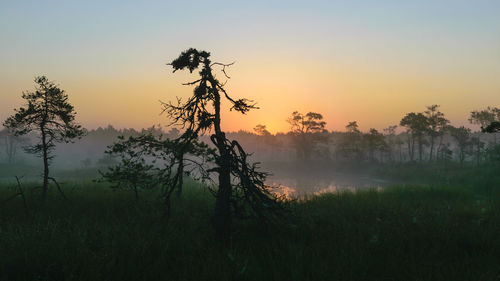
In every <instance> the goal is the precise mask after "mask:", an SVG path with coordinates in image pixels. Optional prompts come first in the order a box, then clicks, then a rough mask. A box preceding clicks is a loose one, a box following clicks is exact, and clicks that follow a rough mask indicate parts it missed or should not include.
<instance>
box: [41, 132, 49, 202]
mask: <svg viewBox="0 0 500 281" xmlns="http://www.w3.org/2000/svg"><path fill="white" fill-rule="evenodd" d="M42 146H43V147H42V151H43V155H42V156H43V185H42V202H45V199H46V198H47V190H48V187H49V158H48V151H47V140H46V136H45V130H44V129H43V128H42Z"/></svg>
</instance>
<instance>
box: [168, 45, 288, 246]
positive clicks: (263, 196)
mask: <svg viewBox="0 0 500 281" xmlns="http://www.w3.org/2000/svg"><path fill="white" fill-rule="evenodd" d="M170 65H171V66H172V68H173V71H174V72H175V71H177V70H184V69H188V70H189V72H191V73H192V72H193V71H194V70H196V69H200V71H199V76H200V77H199V79H197V80H195V81H193V82H190V83H187V84H186V85H196V86H195V89H194V92H193V95H192V96H191V97H189V98H188V99H187V100H186V101H185V102H183V101H182V100H181V99H178V100H177V103H176V104H172V103H168V104H165V112H166V113H167V114H168V116H169V117H170V119H171V120H173V124H177V125H180V126H182V127H183V128H184V130H185V131H184V133H183V134H182V135H181V136H180V137H179V138H178V139H177V140H176V141H178V143H179V145H180V146H181V149H183V148H182V146H183V145H189V144H190V143H192V141H193V140H195V139H198V137H199V135H200V134H203V133H206V132H208V131H211V130H213V132H214V133H213V134H212V135H211V136H210V140H211V141H212V143H213V144H214V145H215V147H216V152H214V155H213V157H214V159H215V167H213V168H211V169H209V170H208V172H215V173H217V174H218V189H217V191H216V194H215V198H216V202H215V217H214V224H215V230H216V235H217V237H218V238H219V239H220V240H223V241H227V240H228V238H229V237H230V233H231V217H232V214H233V213H234V214H237V215H238V214H239V215H243V214H244V213H245V210H247V211H252V213H254V214H256V215H257V216H259V217H260V218H270V215H271V214H273V213H275V212H273V211H278V210H281V204H280V203H279V201H278V199H277V198H276V197H275V196H273V195H272V194H271V193H270V192H269V186H267V185H266V184H265V183H264V181H265V178H266V175H267V174H266V173H263V172H259V171H257V165H256V164H253V165H250V164H248V162H247V157H248V154H247V153H246V152H245V151H244V150H243V148H242V147H241V145H240V144H239V143H238V142H237V141H234V140H233V141H230V140H228V139H227V137H226V134H225V133H224V131H223V130H222V128H221V118H222V113H221V101H222V99H224V98H225V100H227V101H228V102H229V104H230V106H231V107H230V109H231V110H235V111H238V112H240V113H243V114H245V113H246V112H248V111H249V110H251V109H254V108H257V107H256V106H255V104H254V103H253V102H252V101H250V100H247V99H233V98H232V97H231V96H230V95H229V94H228V93H227V92H226V90H225V89H224V84H223V83H221V82H220V81H219V80H218V79H217V78H216V76H215V75H214V73H213V68H214V67H217V66H219V67H221V68H222V73H223V74H224V76H225V77H226V78H229V77H228V76H227V75H226V71H225V70H226V67H228V66H229V65H230V64H222V63H217V62H212V61H211V60H210V53H208V52H205V51H198V50H196V49H189V50H187V51H184V52H182V53H181V55H180V56H179V57H178V58H177V59H175V60H173V61H172V62H171V63H170ZM246 206H248V207H249V209H247V208H246Z"/></svg>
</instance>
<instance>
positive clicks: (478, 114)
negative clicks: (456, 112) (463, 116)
mask: <svg viewBox="0 0 500 281" xmlns="http://www.w3.org/2000/svg"><path fill="white" fill-rule="evenodd" d="M496 118H500V109H498V108H496V107H495V108H491V107H489V106H488V107H487V108H486V109H483V110H474V111H471V113H470V118H469V122H470V123H471V124H475V125H479V126H480V127H481V131H484V130H486V129H487V128H488V126H490V125H491V124H492V123H493V122H495V121H500V119H499V120H495V119H496ZM492 129H493V127H490V130H492ZM474 140H475V142H474V144H475V146H476V164H477V165H479V163H480V161H481V153H482V149H483V148H484V143H483V142H482V141H481V136H480V134H477V136H475V137H474Z"/></svg>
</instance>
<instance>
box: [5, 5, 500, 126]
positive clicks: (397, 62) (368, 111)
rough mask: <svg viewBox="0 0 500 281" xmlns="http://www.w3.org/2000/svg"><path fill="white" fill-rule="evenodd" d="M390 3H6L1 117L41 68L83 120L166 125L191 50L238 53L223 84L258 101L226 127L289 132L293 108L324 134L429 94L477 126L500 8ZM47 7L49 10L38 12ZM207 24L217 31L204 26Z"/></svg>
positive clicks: (228, 118)
mask: <svg viewBox="0 0 500 281" xmlns="http://www.w3.org/2000/svg"><path fill="white" fill-rule="evenodd" d="M386 2H387V3H385V5H383V6H384V7H385V8H382V5H376V4H373V3H368V2H366V3H365V5H354V4H347V3H341V2H335V1H334V2H321V1H317V2H314V1H313V2H312V3H310V4H308V5H305V4H303V3H299V2H294V1H289V2H286V3H287V5H277V4H276V3H274V4H273V3H268V2H260V1H257V2H255V3H253V4H252V5H250V4H248V3H247V4H242V3H241V4H237V3H231V4H227V5H225V6H224V7H225V8H224V10H218V9H214V8H210V7H207V9H208V10H206V11H205V13H200V12H197V11H196V10H193V11H191V12H189V13H187V14H183V15H182V16H181V15H179V13H178V11H179V10H183V11H186V9H184V8H185V6H184V5H180V4H177V3H170V4H166V3H162V4H160V3H150V5H137V4H133V3H124V4H123V5H121V6H120V7H114V6H112V5H109V4H102V5H100V7H101V9H99V10H96V9H92V8H91V7H92V6H93V5H92V3H85V4H83V3H65V4H61V5H56V4H55V2H54V3H52V2H50V1H49V2H48V3H47V4H46V5H41V4H33V3H30V4H28V3H27V2H24V1H19V2H17V1H16V3H10V4H8V5H7V4H2V5H3V6H5V7H3V8H5V9H1V10H0V15H1V17H0V23H1V24H2V29H0V36H2V38H4V39H5V40H4V41H3V42H4V44H2V45H0V62H1V63H2V67H1V68H0V85H2V88H1V92H0V95H1V98H2V102H1V103H0V119H2V120H3V119H5V118H6V117H7V116H9V115H10V114H11V113H12V112H13V109H14V108H18V107H19V106H20V103H21V102H22V100H21V98H20V96H21V92H22V91H24V90H32V89H33V81H32V80H33V77H34V76H36V75H46V76H47V77H48V78H49V79H50V80H54V81H56V82H57V83H59V84H60V86H61V88H62V89H64V90H66V91H67V93H68V94H69V98H70V102H71V103H72V104H73V105H74V106H75V108H76V110H77V112H78V114H77V120H78V121H79V122H80V123H82V124H83V125H84V126H86V127H89V128H96V127H99V126H101V127H102V126H107V125H108V124H112V125H113V126H115V127H118V128H124V127H125V128H128V127H132V128H143V127H149V126H151V125H153V124H159V123H160V124H164V125H165V124H168V121H167V120H166V117H165V116H164V115H160V112H161V104H160V102H159V101H160V100H161V101H165V102H167V101H174V100H175V99H176V97H181V98H184V99H185V98H187V97H188V96H189V95H190V94H192V88H191V87H187V86H183V85H182V83H183V82H188V81H192V80H193V79H196V73H193V74H191V75H190V74H189V73H182V72H176V73H172V71H171V68H170V67H169V66H168V65H166V63H168V62H169V61H171V60H172V59H174V58H176V57H177V56H178V55H179V53H180V52H181V51H183V50H185V49H187V48H189V47H195V48H199V49H204V50H207V51H210V52H211V53H212V58H213V60H214V61H220V62H225V63H228V62H232V61H236V63H235V64H234V65H233V66H232V67H230V68H229V69H228V74H229V75H230V76H231V79H230V80H229V81H228V83H227V86H226V87H227V90H228V92H229V93H230V94H231V95H232V96H233V97H235V98H248V99H250V100H254V101H255V102H256V103H257V105H258V106H259V108H260V109H258V110H252V111H250V112H248V113H247V114H246V115H241V114H239V113H236V112H230V111H228V110H225V111H224V116H223V126H224V128H225V130H229V131H237V130H240V129H241V130H246V131H252V129H253V128H254V127H255V125H257V124H263V125H266V126H267V128H268V130H269V131H271V132H273V133H276V132H286V131H288V124H287V122H286V120H287V118H288V117H289V116H290V115H291V113H292V112H293V111H296V110H297V111H300V112H303V113H307V112H309V111H313V112H318V113H321V114H322V115H323V116H324V118H325V121H326V122H327V129H329V130H335V131H343V130H344V126H345V125H346V124H347V123H348V122H349V121H353V120H356V121H358V124H359V125H360V128H361V129H362V130H368V129H369V128H372V127H373V128H376V129H379V130H381V129H382V128H385V127H387V126H389V125H393V124H398V123H399V120H401V118H402V117H403V116H404V114H406V113H407V112H420V111H423V110H425V106H427V105H431V104H439V105H441V111H442V112H444V113H445V114H446V116H447V117H448V118H449V119H450V120H451V122H452V124H454V125H468V126H469V124H468V122H467V118H468V117H469V114H470V111H472V110H477V109H483V108H486V107H487V106H499V105H500V82H498V77H500V63H499V61H500V53H499V52H498V50H499V48H500V37H498V33H497V31H498V30H499V28H500V19H499V18H498V17H497V13H495V12H494V11H495V10H496V11H499V10H500V4H497V3H492V2H491V1H477V2H475V3H474V4H466V3H456V2H455V1H443V3H435V2H433V1H423V2H422V3H419V4H416V3H413V2H411V3H410V2H408V3H404V2H402V1H386ZM94 4H96V3H94ZM192 5H196V3H192ZM40 12H44V13H45V14H47V16H48V18H49V20H46V21H43V22H40V21H37V20H36V17H30V15H33V16H34V15H37V14H39V13H40ZM21 14H23V15H25V17H22V20H21V18H20V17H19V16H18V15H21ZM223 15H224V16H227V17H226V20H225V21H222V20H212V21H210V22H211V23H212V25H210V26H207V25H206V22H207V20H211V19H214V18H215V19H217V18H218V16H223ZM346 15H351V16H346ZM353 15H357V16H353ZM91 18H96V19H97V20H98V23H99V24H97V23H96V22H93V21H90V20H89V19H91ZM130 18H132V19H134V21H131V20H130ZM227 21H229V22H232V23H233V24H230V25H228V24H227ZM61 22H64V23H65V25H61ZM174 27H175V28H174ZM206 28H210V29H213V30H216V31H218V32H217V33H215V35H213V36H208V35H207V32H206ZM219 77H220V78H221V80H223V78H222V77H223V75H222V74H221V73H220V74H219Z"/></svg>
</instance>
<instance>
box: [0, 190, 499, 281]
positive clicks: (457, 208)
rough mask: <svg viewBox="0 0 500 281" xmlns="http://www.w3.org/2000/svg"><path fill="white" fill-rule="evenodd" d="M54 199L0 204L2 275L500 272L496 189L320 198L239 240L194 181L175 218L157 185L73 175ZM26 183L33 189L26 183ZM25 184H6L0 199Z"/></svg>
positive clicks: (414, 276)
mask: <svg viewBox="0 0 500 281" xmlns="http://www.w3.org/2000/svg"><path fill="white" fill-rule="evenodd" d="M63 187H64V189H65V190H66V193H67V196H68V197H69V200H68V201H64V200H63V199H62V198H61V197H60V196H59V195H58V194H57V192H56V190H53V191H52V193H51V194H50V197H49V200H48V201H47V204H46V205H45V206H44V207H42V206H40V205H39V204H38V199H39V198H38V195H37V194H36V191H35V192H33V193H31V192H26V193H27V201H28V206H29V210H28V211H29V213H26V212H25V211H24V207H23V203H22V201H21V200H20V199H19V198H17V199H13V200H10V201H8V202H4V201H2V203H1V205H0V280H13V281H14V280H498V278H499V277H500V266H499V265H500V235H499V234H500V192H499V189H496V188H489V189H486V188H478V189H473V188H460V187H432V186H429V187H393V188H388V189H385V190H383V191H375V190H368V191H359V192H356V193H351V192H341V193H337V194H323V195H319V196H311V197H309V198H307V200H300V201H297V202H295V203H293V204H292V205H291V213H290V218H289V219H287V220H286V221H284V222H282V223H279V224H275V225H264V224H262V223H260V222H258V221H253V220H246V221H237V222H235V225H234V226H235V227H234V228H235V232H234V235H233V238H232V241H231V243H230V246H229V247H228V248H227V247H224V246H222V245H219V244H218V243H217V241H216V239H215V236H214V231H213V229H212V226H211V216H212V209H213V204H214V200H213V198H212V196H211V195H210V193H209V192H208V191H207V190H205V189H203V188H202V187H200V186H198V185H196V184H194V183H191V184H190V186H188V187H187V188H186V189H185V192H184V194H183V197H182V198H180V199H175V200H174V202H173V203H172V213H171V216H170V219H167V218H166V217H165V216H164V207H163V205H162V204H161V202H160V201H159V200H157V199H156V195H155V194H154V193H152V192H143V193H141V194H140V200H139V201H138V202H136V201H135V200H134V196H133V194H132V193H131V192H129V191H120V190H111V189H110V188H109V187H107V186H106V185H104V184H96V183H90V182H89V183H80V184H74V183H65V184H63ZM25 189H28V188H27V187H25ZM15 192H16V187H15V185H10V184H4V185H3V186H1V187H0V200H2V199H3V198H7V197H8V196H9V195H10V194H13V193H15Z"/></svg>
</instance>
